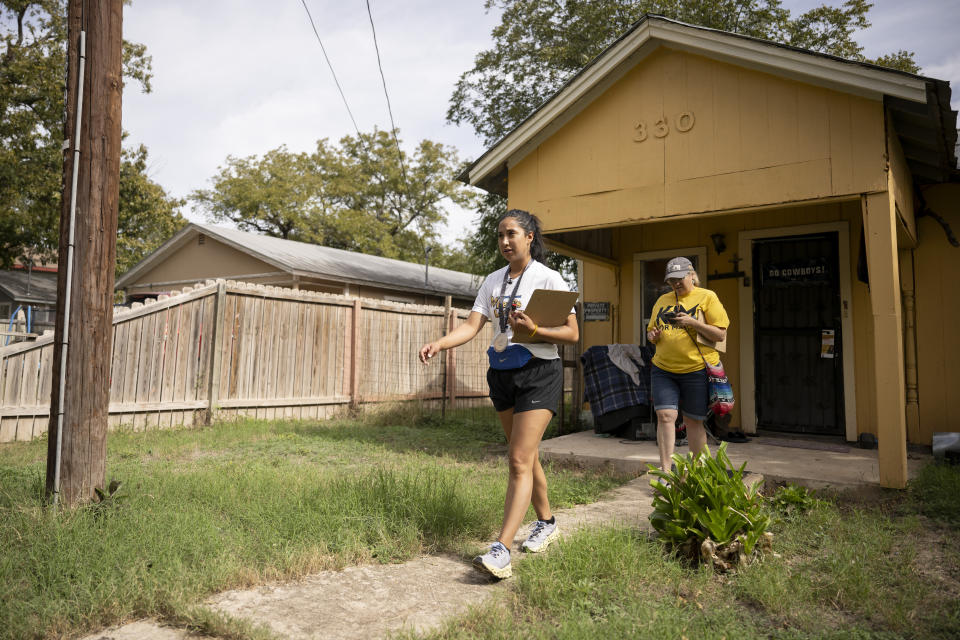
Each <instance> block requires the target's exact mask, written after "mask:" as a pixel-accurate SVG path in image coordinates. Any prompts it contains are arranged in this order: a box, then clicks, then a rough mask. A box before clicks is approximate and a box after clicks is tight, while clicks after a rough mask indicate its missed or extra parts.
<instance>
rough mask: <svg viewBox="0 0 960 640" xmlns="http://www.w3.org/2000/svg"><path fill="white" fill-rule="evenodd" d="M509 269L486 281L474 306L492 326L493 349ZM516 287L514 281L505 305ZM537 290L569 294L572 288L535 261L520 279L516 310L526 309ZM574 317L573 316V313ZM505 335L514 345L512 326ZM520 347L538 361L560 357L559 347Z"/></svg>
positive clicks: (552, 271) (540, 343) (546, 345)
mask: <svg viewBox="0 0 960 640" xmlns="http://www.w3.org/2000/svg"><path fill="white" fill-rule="evenodd" d="M509 268H510V265H507V266H505V267H504V268H502V269H497V270H496V271H494V272H493V273H491V274H490V275H488V276H487V278H486V280H484V281H483V284H482V285H480V291H478V292H477V299H476V300H475V301H474V303H473V310H474V311H477V312H479V313H482V314H483V315H484V316H486V318H487V320H489V321H490V322H492V323H493V337H492V339H491V341H490V344H491V345H493V340H495V339H496V338H497V336H498V335H499V334H500V291H501V289H503V276H504V274H505V273H507V270H508V269H509ZM516 284H517V281H516V279H513V280H512V281H511V282H510V283H509V284H508V285H507V287H506V289H505V290H504V292H503V303H504V304H506V302H507V300H509V299H510V293H511V292H513V287H514V286H515V285H516ZM536 289H554V290H558V291H569V290H570V287H568V286H567V283H566V281H565V280H564V279H563V276H561V275H560V273H559V272H557V271H554V270H553V269H551V268H550V267H548V266H546V265H545V264H543V263H540V262H537V261H536V260H532V261H531V262H530V264H529V265H527V270H526V272H525V273H524V274H523V277H522V278H521V279H520V286H519V288H518V289H517V295H516V297H515V298H514V299H513V310H514V311H522V310H523V309H525V308H526V306H527V302H528V301H529V300H530V296H531V295H532V294H533V292H534V291H535V290H536ZM571 313H573V311H572V310H571ZM504 333H506V334H507V338H509V339H510V341H509V343H508V344H513V330H512V329H511V328H510V324H509V323H507V329H506V331H505V332H504ZM520 346H522V347H525V348H526V349H527V350H529V351H530V353H532V354H533V357H535V358H542V359H543V360H553V359H555V358H559V357H560V356H559V354H558V353H557V345H555V344H550V343H549V342H534V343H531V344H521V345H520Z"/></svg>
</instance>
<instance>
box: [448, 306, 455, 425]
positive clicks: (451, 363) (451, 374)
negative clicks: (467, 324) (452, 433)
mask: <svg viewBox="0 0 960 640" xmlns="http://www.w3.org/2000/svg"><path fill="white" fill-rule="evenodd" d="M456 325H457V310H456V309H453V308H451V309H450V313H448V314H447V333H450V332H451V331H453V329H454V327H456ZM446 372H447V373H446V376H445V380H446V386H447V389H446V393H447V397H448V399H449V402H450V406H451V407H453V408H456V406H457V351H456V349H447V369H446Z"/></svg>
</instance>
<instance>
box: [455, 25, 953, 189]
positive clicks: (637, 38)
mask: <svg viewBox="0 0 960 640" xmlns="http://www.w3.org/2000/svg"><path fill="white" fill-rule="evenodd" d="M660 46H669V47H671V48H673V49H678V50H681V51H686V52H689V53H694V54H697V55H701V56H704V57H708V58H713V59H716V60H720V61H723V62H728V63H731V64H735V65H737V66H740V67H745V68H750V69H755V70H757V71H762V72H765V73H771V74H775V75H779V76H782V77H787V78H791V79H794V80H797V81H799V82H804V83H806V84H810V85H816V86H821V87H825V88H828V89H833V90H835V91H840V92H843V93H852V94H855V95H859V96H863V97H867V98H871V99H875V100H883V101H884V104H885V105H886V106H887V107H888V108H889V109H890V110H891V113H892V114H893V118H894V127H895V129H897V133H898V135H899V136H900V141H901V146H902V147H903V151H904V154H905V155H906V158H907V162H908V164H909V165H910V168H911V170H912V171H913V173H914V175H915V176H918V177H919V178H920V179H921V180H924V179H925V181H928V182H945V181H947V180H949V179H950V178H951V176H952V175H954V174H955V172H956V170H957V157H956V152H955V146H956V144H957V131H956V124H957V112H956V111H952V110H951V108H950V83H949V82H946V81H943V80H936V79H934V78H927V77H924V76H920V75H916V74H912V73H907V72H904V71H898V70H896V69H889V68H887V67H881V66H877V65H873V64H868V63H865V62H859V61H855V60H847V59H845V58H840V57H837V56H833V55H829V54H825V53H819V52H816V51H810V50H807V49H801V48H798V47H793V46H790V45H784V44H780V43H776V42H771V41H769V40H761V39H759V38H754V37H752V36H745V35H742V34H735V33H729V32H726V31H720V30H717V29H710V28H708V27H700V26H696V25H691V24H687V23H684V22H679V21H677V20H671V19H669V18H665V17H663V16H658V15H653V14H646V15H644V16H643V17H641V18H640V19H639V20H638V21H637V22H635V23H634V24H633V26H631V27H630V28H629V29H628V30H627V31H626V32H625V33H624V34H623V35H621V36H620V37H619V38H617V39H616V40H615V41H614V42H613V43H611V44H610V45H609V46H608V47H607V48H606V49H604V50H603V52H601V53H600V54H599V55H598V56H597V57H596V58H594V59H593V60H592V61H590V62H589V63H588V64H587V65H586V66H585V67H584V68H583V69H581V70H580V71H578V72H577V73H576V74H574V75H573V76H572V77H571V78H570V79H569V80H567V82H566V83H564V85H563V86H562V87H560V89H559V90H557V92H556V93H554V94H553V95H552V96H551V97H549V98H547V99H546V100H545V101H544V102H543V103H542V104H541V105H540V106H539V107H537V109H535V110H534V111H533V113H531V114H530V115H529V116H527V117H526V119H524V120H523V121H522V122H521V123H520V124H518V125H517V126H516V127H515V128H514V129H513V130H512V131H510V132H509V133H508V134H506V135H505V136H504V137H502V138H501V139H500V140H498V141H497V142H496V143H495V144H494V145H493V146H492V147H490V148H489V149H487V151H485V152H484V153H483V154H482V155H481V156H480V157H479V158H477V160H476V161H474V162H473V163H472V164H470V166H468V167H467V168H466V169H464V170H463V172H462V173H461V174H460V175H459V176H458V179H459V180H461V181H462V182H465V183H467V184H470V185H474V186H477V187H480V188H482V189H486V190H487V191H490V192H492V193H499V194H501V195H504V196H505V195H506V187H507V170H508V169H509V168H510V167H512V166H513V165H515V164H516V163H517V162H519V161H520V160H522V159H523V158H524V157H525V156H526V155H527V154H528V153H530V152H531V151H533V150H534V149H536V148H537V147H538V146H539V145H540V143H541V142H543V141H544V140H545V139H546V138H548V137H549V136H550V135H552V134H553V133H554V132H556V131H557V130H558V129H559V128H560V127H562V126H563V125H564V124H566V123H567V122H569V121H570V120H572V119H573V118H574V117H575V116H576V115H577V114H578V113H580V112H581V111H583V109H585V108H586V107H587V105H589V104H590V103H591V102H592V101H593V100H594V99H596V98H597V97H598V96H600V95H601V94H602V93H603V92H604V91H606V90H607V89H608V88H609V87H610V86H612V85H613V84H614V83H615V82H616V81H617V80H619V79H620V78H622V77H623V76H624V75H625V74H626V73H627V72H628V71H629V70H630V69H632V68H633V67H635V66H636V65H637V64H638V63H639V62H640V61H641V60H643V59H644V58H646V57H647V56H648V55H650V54H651V53H653V51H655V50H656V49H657V48H659V47H660ZM903 131H908V134H904V132H903Z"/></svg>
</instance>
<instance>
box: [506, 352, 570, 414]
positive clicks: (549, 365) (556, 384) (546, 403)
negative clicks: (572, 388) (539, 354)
mask: <svg viewBox="0 0 960 640" xmlns="http://www.w3.org/2000/svg"><path fill="white" fill-rule="evenodd" d="M487 384H488V385H490V399H491V400H493V407H494V408H495V409H496V410H497V411H506V410H507V409H513V411H514V413H521V412H523V411H533V410H534V409H549V410H550V411H552V412H553V414H554V415H556V413H557V407H558V406H559V404H560V395H561V393H562V390H563V367H562V366H561V364H560V358H553V359H552V360H543V359H541V358H531V359H530V362H528V363H527V364H525V365H523V366H522V367H520V368H519V369H493V368H490V369H487Z"/></svg>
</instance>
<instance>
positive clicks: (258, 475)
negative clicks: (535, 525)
mask: <svg viewBox="0 0 960 640" xmlns="http://www.w3.org/2000/svg"><path fill="white" fill-rule="evenodd" d="M497 429H499V427H497ZM441 433H445V434H446V435H447V436H448V438H449V440H450V441H451V442H453V443H455V444H453V445H450V444H444V443H443V438H442V437H441ZM502 439H503V436H502V434H501V433H498V431H494V430H493V429H489V430H487V431H482V430H477V429H476V428H475V425H468V424H461V423H447V424H445V425H443V426H442V427H441V426H433V425H430V424H428V425H425V426H423V427H418V426H415V425H394V426H390V425H378V426H371V425H366V424H363V423H358V422H351V421H340V422H334V423H329V424H328V423H324V424H317V423H283V422H280V423H264V422H254V421H250V422H240V423H234V424H228V425H217V426H215V427H212V428H208V429H198V430H189V431H188V430H182V431H175V430H171V431H156V432H147V433H112V434H110V436H109V439H108V455H107V464H108V469H107V472H108V474H109V476H110V477H116V478H122V479H123V487H122V489H117V488H116V486H114V491H113V492H111V491H110V489H109V488H108V490H107V491H105V492H104V495H103V500H102V501H100V502H95V503H92V504H90V505H88V506H86V507H82V508H79V509H75V510H72V511H62V512H55V511H53V510H51V509H49V508H47V507H46V506H45V505H46V503H45V501H44V498H43V460H44V453H45V451H44V449H43V448H42V446H40V445H38V444H37V443H16V444H13V445H9V446H4V447H2V448H0V548H2V549H3V552H2V553H0V592H2V593H3V594H4V595H3V597H0V638H40V637H59V636H69V635H76V634H78V633H80V632H83V631H89V630H94V629H98V628H103V627H106V626H109V625H111V624H114V623H116V622H118V621H122V620H129V619H132V618H137V617H148V616H156V617H159V618H161V619H163V620H165V621H168V622H170V623H172V624H179V625H181V626H183V625H186V626H189V627H190V628H196V629H198V630H206V631H208V632H216V633H217V634H219V635H224V636H227V637H237V638H240V637H251V638H253V637H258V636H262V635H263V633H262V630H261V631H257V630H256V629H253V628H252V627H247V626H244V625H243V624H240V623H236V622H232V621H230V620H227V619H221V618H219V617H217V615H216V614H213V613H211V612H208V611H205V610H202V609H196V608H195V605H196V603H197V602H200V601H202V600H203V598H204V597H205V596H206V595H208V594H211V593H215V592H218V591H222V590H226V589H234V588H243V587H248V586H251V585H254V584H257V583H261V582H263V581H268V580H278V579H289V578H295V577H298V576H302V575H304V574H307V573H311V572H315V571H318V570H322V569H331V568H339V567H344V566H347V565H352V564H357V563H365V562H398V561H402V560H405V559H407V558H410V557H411V556H413V555H416V554H419V553H424V552H430V551H438V550H447V551H453V552H460V551H461V550H462V549H463V548H465V547H466V546H468V544H469V543H470V542H472V541H475V540H477V539H485V538H487V537H489V536H491V535H493V533H494V532H495V529H496V527H497V526H498V525H499V522H500V518H501V517H502V510H503V494H504V491H505V486H506V473H505V464H504V461H503V459H502V457H499V458H490V457H489V456H486V455H484V454H483V451H484V450H485V448H486V447H489V446H490V445H493V444H496V443H497V442H501V441H502ZM456 443H462V446H457V444H456ZM547 473H548V474H549V477H550V481H551V484H550V489H551V496H550V497H551V501H552V502H554V503H555V504H556V505H557V507H561V506H564V505H570V504H571V503H572V502H575V501H580V500H592V499H596V497H597V496H598V495H599V494H600V493H601V492H603V491H604V490H606V489H608V488H611V487H613V486H616V484H618V482H620V480H618V479H616V478H614V477H611V476H605V475H602V474H599V473H583V472H577V471H573V470H568V469H563V468H548V471H547ZM7 594H14V595H13V597H8V596H7ZM191 621H192V622H191Z"/></svg>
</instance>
